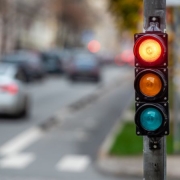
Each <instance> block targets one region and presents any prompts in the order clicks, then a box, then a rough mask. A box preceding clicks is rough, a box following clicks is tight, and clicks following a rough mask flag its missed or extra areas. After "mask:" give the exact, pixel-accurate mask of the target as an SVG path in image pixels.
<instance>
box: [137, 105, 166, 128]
mask: <svg viewBox="0 0 180 180" xmlns="http://www.w3.org/2000/svg"><path fill="white" fill-rule="evenodd" d="M162 123H163V117H162V114H161V112H160V111H159V110H158V109H156V108H154V107H152V108H146V109H144V110H143V111H142V113H141V115H140V125H141V127H142V128H143V129H145V130H147V131H156V130H157V129H158V128H160V127H161V125H162Z"/></svg>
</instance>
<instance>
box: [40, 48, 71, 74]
mask: <svg viewBox="0 0 180 180" xmlns="http://www.w3.org/2000/svg"><path fill="white" fill-rule="evenodd" d="M70 57H71V54H70V51H68V50H62V49H53V50H49V51H46V52H42V53H41V58H42V61H43V64H44V67H45V70H46V72H47V73H53V74H59V73H64V71H65V68H66V63H67V62H68V61H69V59H70Z"/></svg>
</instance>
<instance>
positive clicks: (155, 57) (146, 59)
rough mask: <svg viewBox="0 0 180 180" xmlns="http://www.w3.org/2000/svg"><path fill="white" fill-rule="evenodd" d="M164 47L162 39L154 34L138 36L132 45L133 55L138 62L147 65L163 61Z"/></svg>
mask: <svg viewBox="0 0 180 180" xmlns="http://www.w3.org/2000/svg"><path fill="white" fill-rule="evenodd" d="M165 52H166V48H165V45H164V43H163V41H162V40H161V39H160V38H159V37H158V36H156V35H146V36H142V37H140V38H139V39H138V40H137V41H136V43H135V45H134V55H135V57H136V58H137V59H138V61H139V63H140V64H144V65H147V66H152V65H159V64H161V63H162V61H163V56H164V55H165Z"/></svg>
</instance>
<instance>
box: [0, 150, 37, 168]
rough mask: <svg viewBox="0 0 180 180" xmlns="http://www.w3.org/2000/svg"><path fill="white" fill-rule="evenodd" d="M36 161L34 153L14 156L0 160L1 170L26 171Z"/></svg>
mask: <svg viewBox="0 0 180 180" xmlns="http://www.w3.org/2000/svg"><path fill="white" fill-rule="evenodd" d="M34 160H35V155H34V154H33V153H21V154H12V155H9V156H6V157H4V158H3V159H1V160H0V168H5V169H24V168H26V167H27V166H28V165H29V164H30V163H31V162H33V161H34Z"/></svg>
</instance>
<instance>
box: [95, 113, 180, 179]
mask: <svg viewBox="0 0 180 180" xmlns="http://www.w3.org/2000/svg"><path fill="white" fill-rule="evenodd" d="M131 116H133V114H132V113H131V112H129V111H126V113H125V114H124V115H123V116H122V117H121V119H122V118H123V119H133V117H131ZM127 117H128V118H127ZM122 124H123V123H120V121H118V122H117V124H115V126H114V128H113V129H112V130H111V132H110V133H109V134H108V136H107V137H106V139H105V141H104V143H103V144H102V146H101V148H100V150H99V154H98V161H97V165H98V169H99V170H100V171H101V172H103V173H106V174H111V175H115V176H131V177H139V179H143V156H128V157H125V156H122V157H113V156H110V155H109V154H108V151H109V149H110V147H111V145H112V143H113V140H114V136H115V134H116V132H117V130H119V128H121V127H122ZM142 155H143V150H142ZM166 174H167V180H179V179H180V155H179V156H177V155H171V156H169V155H168V156H167V173H166Z"/></svg>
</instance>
